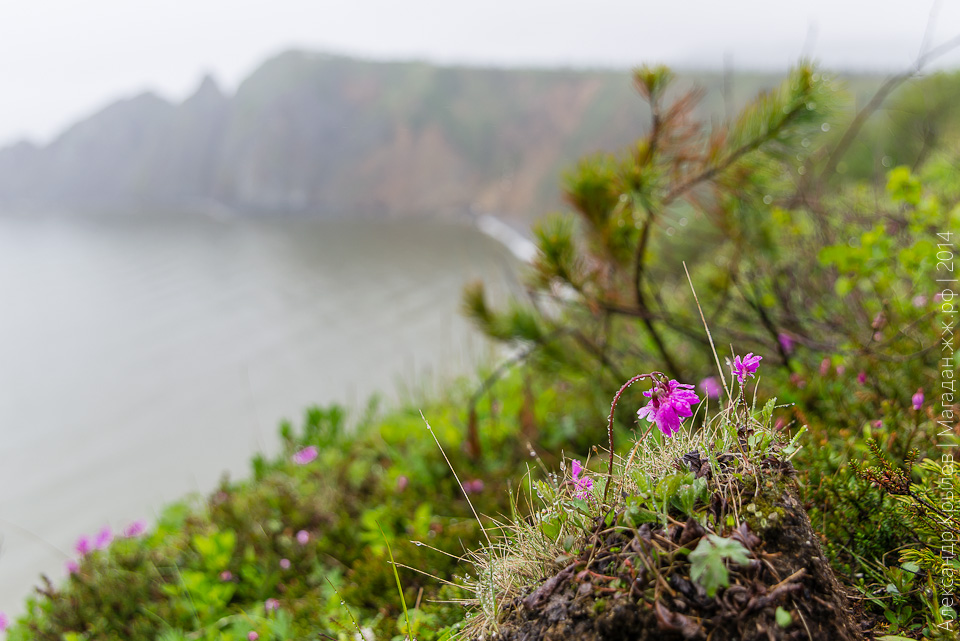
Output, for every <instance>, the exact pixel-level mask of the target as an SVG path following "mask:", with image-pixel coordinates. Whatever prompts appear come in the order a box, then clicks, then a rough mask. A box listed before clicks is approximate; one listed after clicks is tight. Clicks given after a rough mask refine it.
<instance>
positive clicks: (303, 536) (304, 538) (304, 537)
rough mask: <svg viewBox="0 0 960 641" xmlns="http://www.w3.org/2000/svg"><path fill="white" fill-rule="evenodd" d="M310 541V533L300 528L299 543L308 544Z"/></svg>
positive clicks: (298, 533)
mask: <svg viewBox="0 0 960 641" xmlns="http://www.w3.org/2000/svg"><path fill="white" fill-rule="evenodd" d="M309 542H310V533H309V532H307V531H306V530H300V531H299V532H297V543H299V544H300V545H306V544H307V543H309Z"/></svg>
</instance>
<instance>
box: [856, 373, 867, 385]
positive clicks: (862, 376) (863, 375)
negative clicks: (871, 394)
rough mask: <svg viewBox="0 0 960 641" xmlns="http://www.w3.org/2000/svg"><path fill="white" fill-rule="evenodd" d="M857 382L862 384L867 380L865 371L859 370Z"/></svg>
mask: <svg viewBox="0 0 960 641" xmlns="http://www.w3.org/2000/svg"><path fill="white" fill-rule="evenodd" d="M857 382H858V383H860V384H861V385H863V384H864V383H866V382H867V373H866V372H864V371H863V370H860V373H859V374H857Z"/></svg>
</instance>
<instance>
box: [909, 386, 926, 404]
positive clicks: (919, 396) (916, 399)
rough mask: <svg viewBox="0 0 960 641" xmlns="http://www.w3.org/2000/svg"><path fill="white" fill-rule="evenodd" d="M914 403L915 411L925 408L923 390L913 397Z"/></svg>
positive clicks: (919, 390)
mask: <svg viewBox="0 0 960 641" xmlns="http://www.w3.org/2000/svg"><path fill="white" fill-rule="evenodd" d="M911 400H912V401H913V409H915V410H919V409H920V408H921V407H923V388H922V387H921V388H920V389H918V390H917V393H916V394H914V395H913V398H912V399H911Z"/></svg>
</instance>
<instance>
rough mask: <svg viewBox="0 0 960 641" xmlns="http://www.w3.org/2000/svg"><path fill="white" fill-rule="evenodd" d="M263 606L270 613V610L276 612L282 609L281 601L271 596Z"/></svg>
mask: <svg viewBox="0 0 960 641" xmlns="http://www.w3.org/2000/svg"><path fill="white" fill-rule="evenodd" d="M263 607H264V609H265V610H266V611H267V613H268V614H269V613H270V612H276V611H277V610H279V609H280V602H279V601H277V600H276V599H274V598H270V599H267V600H266V601H264V602H263Z"/></svg>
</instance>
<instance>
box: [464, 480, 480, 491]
mask: <svg viewBox="0 0 960 641" xmlns="http://www.w3.org/2000/svg"><path fill="white" fill-rule="evenodd" d="M463 491H464V492H466V493H467V494H477V493H478V492H483V481H481V480H480V479H473V480H472V481H467V482H466V483H464V484H463Z"/></svg>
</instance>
